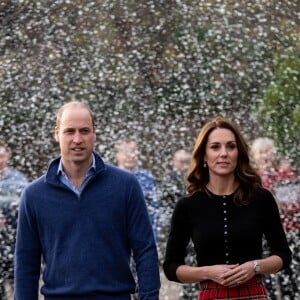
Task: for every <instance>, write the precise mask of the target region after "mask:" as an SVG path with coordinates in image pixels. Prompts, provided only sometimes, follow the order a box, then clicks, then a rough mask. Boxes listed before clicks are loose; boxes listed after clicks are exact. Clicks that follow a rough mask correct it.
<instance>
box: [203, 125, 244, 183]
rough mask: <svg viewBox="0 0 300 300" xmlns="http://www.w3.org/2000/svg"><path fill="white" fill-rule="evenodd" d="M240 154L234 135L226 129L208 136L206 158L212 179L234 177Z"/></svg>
mask: <svg viewBox="0 0 300 300" xmlns="http://www.w3.org/2000/svg"><path fill="white" fill-rule="evenodd" d="M238 154H239V153H238V148H237V142H236V138H235V136H234V133H233V132H232V131H231V130H229V129H225V128H216V129H214V130H213V131H212V132H211V133H210V134H209V136H208V140H207V144H206V148H205V156H204V160H205V161H206V163H207V166H208V169H209V174H210V177H211V176H230V175H233V174H234V170H235V169H236V166H237V161H238Z"/></svg>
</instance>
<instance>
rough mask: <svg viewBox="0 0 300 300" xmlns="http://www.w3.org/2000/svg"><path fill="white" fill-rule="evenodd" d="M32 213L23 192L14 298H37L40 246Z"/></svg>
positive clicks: (18, 228) (16, 255) (18, 231)
mask: <svg viewBox="0 0 300 300" xmlns="http://www.w3.org/2000/svg"><path fill="white" fill-rule="evenodd" d="M33 214H34V212H33V209H32V207H30V205H29V203H28V199H27V196H26V192H24V193H23V194H22V197H21V201H20V207H19V215H18V226H17V237H16V248H15V264H14V269H15V291H14V293H15V296H14V297H15V298H14V299H15V300H37V299H38V286H39V277H40V266H41V246H40V242H39V238H38V232H37V226H36V224H35V221H34V218H33ZM24 278H27V280H26V281H25V280H24Z"/></svg>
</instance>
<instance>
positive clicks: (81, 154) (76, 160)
mask: <svg viewBox="0 0 300 300" xmlns="http://www.w3.org/2000/svg"><path fill="white" fill-rule="evenodd" d="M55 139H56V141H57V142H58V143H59V146H60V151H61V156H62V161H63V164H64V166H66V164H79V165H82V164H83V165H85V164H89V163H90V160H91V154H92V152H93V149H94V143H95V141H96V132H95V128H94V126H93V122H92V117H91V115H90V113H89V111H88V110H87V109H85V108H83V107H78V106H70V107H67V108H66V109H65V110H64V111H63V114H62V116H61V121H60V125H59V127H56V128H55Z"/></svg>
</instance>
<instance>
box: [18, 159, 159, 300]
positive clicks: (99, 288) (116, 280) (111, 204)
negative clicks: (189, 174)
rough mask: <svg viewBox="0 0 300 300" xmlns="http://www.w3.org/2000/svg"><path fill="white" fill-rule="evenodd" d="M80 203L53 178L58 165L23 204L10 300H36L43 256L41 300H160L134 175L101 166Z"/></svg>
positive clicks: (33, 186) (145, 216)
mask: <svg viewBox="0 0 300 300" xmlns="http://www.w3.org/2000/svg"><path fill="white" fill-rule="evenodd" d="M95 163H96V172H95V175H94V176H93V178H91V180H90V181H89V183H88V184H87V185H86V187H85V188H84V189H83V191H82V192H81V194H80V195H79V196H78V195H76V194H75V193H74V192H73V191H72V190H70V189H69V188H67V187H66V186H65V185H64V184H63V183H61V182H60V181H59V179H58V176H57V168H58V164H59V158H58V159H56V160H54V161H52V162H51V164H50V165H49V169H48V171H47V173H46V174H45V175H44V176H42V177H41V178H39V179H37V180H36V181H34V182H33V183H31V184H30V185H29V186H28V187H27V188H26V189H25V190H24V192H23V194H22V197H21V203H20V209H19V219H18V228H17V241H16V251H15V300H36V299H37V295H38V279H39V275H40V264H41V257H42V259H43V262H44V264H45V268H44V270H43V282H44V285H43V286H42V289H41V292H42V294H43V295H44V296H45V299H53V300H59V299H64V300H66V299H81V300H84V299H86V300H90V299H100V300H101V299H103V300H108V299H119V300H122V299H124V300H125V299H128V297H129V294H130V293H133V292H134V291H135V289H136V286H135V282H134V279H133V276H132V274H131V271H130V255H131V251H132V253H133V256H134V258H135V261H136V265H137V274H138V278H139V294H140V299H143V300H157V299H158V291H159V287H160V282H159V271H158V258H157V251H156V245H155V241H154V236H153V231H152V227H151V223H150V220H149V216H148V213H147V209H146V205H145V201H144V198H143V194H142V191H141V188H140V186H139V184H138V182H137V180H136V178H135V176H134V175H132V174H130V173H128V172H125V171H122V170H120V169H118V168H116V167H114V166H111V165H107V164H105V163H104V162H103V161H102V159H101V158H100V157H99V156H98V155H97V154H95Z"/></svg>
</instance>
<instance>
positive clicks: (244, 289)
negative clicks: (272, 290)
mask: <svg viewBox="0 0 300 300" xmlns="http://www.w3.org/2000/svg"><path fill="white" fill-rule="evenodd" d="M199 285H200V289H201V290H200V292H199V294H198V300H219V299H227V300H233V299H236V300H238V299H239V300H241V299H247V300H248V299H252V300H268V296H267V291H266V288H265V286H264V285H263V283H262V279H261V277H260V276H255V277H253V278H251V279H250V280H248V281H247V282H245V283H242V284H240V285H238V286H234V287H225V286H223V285H221V284H218V283H216V282H214V281H203V282H200V284H199Z"/></svg>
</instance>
